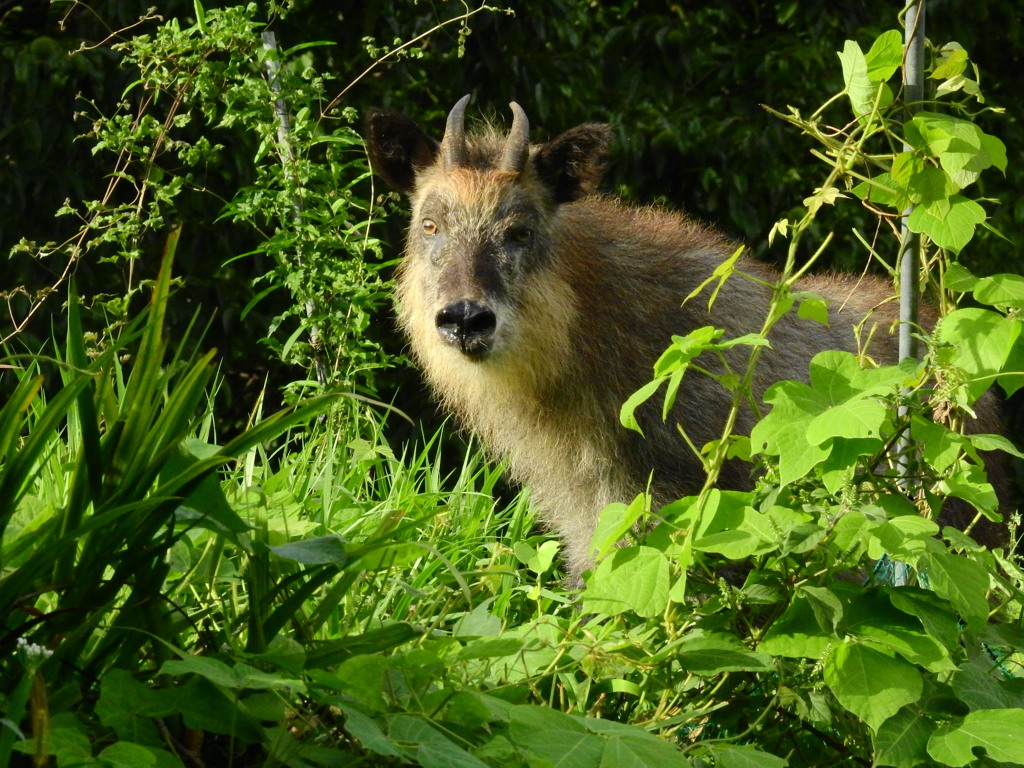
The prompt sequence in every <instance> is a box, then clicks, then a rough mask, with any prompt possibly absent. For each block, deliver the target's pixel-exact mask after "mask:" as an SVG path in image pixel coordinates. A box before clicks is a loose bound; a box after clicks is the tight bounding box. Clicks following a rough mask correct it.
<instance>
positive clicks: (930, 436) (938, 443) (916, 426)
mask: <svg viewBox="0 0 1024 768" xmlns="http://www.w3.org/2000/svg"><path fill="white" fill-rule="evenodd" d="M910 436H911V437H912V438H913V439H914V443H915V444H916V445H918V446H919V447H920V449H921V457H922V458H923V459H924V460H925V461H926V462H928V464H930V465H931V466H932V467H933V468H934V469H935V471H936V472H938V473H939V474H942V473H943V472H945V471H946V470H947V469H949V468H950V467H951V466H952V465H953V462H954V461H956V459H957V457H958V456H960V453H961V451H962V450H963V448H964V445H965V444H966V442H967V439H966V438H965V437H964V436H963V435H961V434H960V433H959V432H954V431H953V430H951V429H950V428H949V427H946V426H943V425H942V424H936V423H935V422H934V421H932V420H931V419H926V418H924V417H922V416H917V415H915V416H913V418H912V419H911V422H910Z"/></svg>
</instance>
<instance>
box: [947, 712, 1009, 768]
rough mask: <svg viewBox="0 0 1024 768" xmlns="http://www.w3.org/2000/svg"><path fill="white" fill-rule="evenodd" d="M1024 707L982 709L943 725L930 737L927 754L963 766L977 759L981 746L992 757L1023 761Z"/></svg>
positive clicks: (1006, 760)
mask: <svg viewBox="0 0 1024 768" xmlns="http://www.w3.org/2000/svg"><path fill="white" fill-rule="evenodd" d="M1021 734H1024V710H1022V709H982V710H978V711H976V712H971V713H970V714H969V715H967V717H965V718H964V719H963V721H962V722H960V723H947V724H944V725H940V726H939V727H938V728H937V729H936V731H935V733H933V734H932V736H931V738H930V739H928V754H929V755H931V756H932V758H933V759H935V760H938V761H939V762H940V763H943V764H944V765H952V766H960V765H967V764H968V763H973V762H974V761H975V760H977V756H976V755H975V753H974V750H976V749H978V748H981V749H984V750H985V754H986V755H987V756H988V758H989V759H990V760H993V761H995V762H1000V763H1015V764H1021V763H1024V738H1021Z"/></svg>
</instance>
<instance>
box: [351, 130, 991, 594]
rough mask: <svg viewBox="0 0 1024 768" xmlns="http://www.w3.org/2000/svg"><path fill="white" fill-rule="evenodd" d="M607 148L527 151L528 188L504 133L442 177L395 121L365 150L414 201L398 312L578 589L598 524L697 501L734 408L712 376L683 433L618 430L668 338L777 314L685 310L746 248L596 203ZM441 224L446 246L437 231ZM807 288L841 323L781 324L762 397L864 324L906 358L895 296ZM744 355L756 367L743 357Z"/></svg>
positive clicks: (726, 475)
mask: <svg viewBox="0 0 1024 768" xmlns="http://www.w3.org/2000/svg"><path fill="white" fill-rule="evenodd" d="M608 137H609V131H608V129H607V128H606V127H604V126H595V125H586V126H580V127H579V128H577V129H574V130H573V131H570V132H568V133H566V134H563V135H562V136H561V137H558V138H556V139H555V140H554V141H552V142H550V143H549V144H546V145H543V146H541V147H531V150H530V153H531V154H530V158H531V161H530V162H528V163H527V164H526V167H525V168H524V169H523V170H522V172H521V173H519V174H515V173H509V172H505V171H497V170H495V167H494V166H495V160H494V158H495V157H496V156H498V155H499V153H500V149H501V143H502V141H503V140H504V138H503V137H502V136H500V135H498V134H496V133H495V132H493V131H485V132H483V133H482V134H477V135H475V136H473V135H470V136H469V137H468V140H467V144H466V161H465V163H464V164H462V165H460V166H458V167H445V166H444V164H443V163H441V162H439V161H437V159H436V158H437V153H438V144H437V142H436V141H434V140H433V139H430V138H429V137H427V135H426V134H425V133H423V132H422V131H420V129H419V128H417V127H416V126H415V124H413V123H412V121H410V120H409V119H408V118H405V117H404V116H401V115H398V114H397V113H391V112H377V113H374V114H373V115H372V116H371V119H370V129H369V137H368V147H369V150H370V155H371V160H372V162H373V166H374V169H375V170H376V171H377V172H378V173H380V174H382V175H383V176H384V177H385V178H386V179H388V180H389V181H391V182H392V183H393V184H394V185H395V186H397V187H399V188H400V189H403V190H404V191H407V192H409V193H410V196H411V201H412V223H411V226H410V231H409V237H408V242H407V247H406V257H405V259H404V260H403V262H402V264H401V267H400V270H399V273H398V278H397V283H398V291H397V300H398V308H399V319H400V323H401V325H402V328H403V330H404V331H405V333H406V334H407V335H408V338H409V340H410V344H411V348H412V352H413V354H414V356H415V358H416V360H417V361H418V363H419V364H420V366H421V367H422V368H423V371H424V373H425V374H426V377H427V380H428V381H429V383H430V385H431V387H432V388H433V389H434V391H435V392H436V393H437V395H438V396H439V397H440V399H441V400H442V402H443V404H444V406H445V407H446V408H447V409H449V410H450V411H451V412H453V413H454V414H456V415H457V416H458V418H459V420H460V421H461V422H462V423H463V424H464V425H465V426H467V427H469V428H470V429H472V430H473V431H474V432H476V433H477V434H479V436H480V437H481V438H482V440H483V442H484V444H485V445H486V446H487V447H488V449H489V450H490V451H491V452H492V454H493V455H494V456H496V457H497V458H500V459H507V460H508V463H509V467H510V468H511V472H512V474H513V475H514V476H515V478H516V479H518V480H519V481H521V482H523V483H525V484H527V485H528V486H529V487H530V488H531V489H532V493H533V500H534V503H535V506H536V507H537V509H538V510H539V511H540V515H541V517H542V519H543V520H544V522H545V523H546V524H547V525H548V526H550V527H551V528H553V529H554V530H556V531H557V532H558V534H559V536H560V537H561V538H562V540H563V542H564V543H565V545H566V548H567V552H566V558H567V561H568V566H569V570H570V572H571V573H573V574H574V575H578V574H579V573H580V572H581V571H582V570H584V569H586V568H587V567H589V566H590V565H591V564H592V561H591V559H590V556H589V555H588V547H589V541H590V536H591V534H592V533H593V531H594V528H595V526H596V524H597V519H598V514H599V512H600V510H601V509H602V508H603V507H604V506H606V505H607V504H609V503H611V502H615V501H628V500H630V499H631V498H633V497H634V496H635V495H636V494H637V493H638V492H640V491H642V490H644V489H645V488H646V487H647V484H648V478H649V477H650V476H651V471H652V470H653V482H652V485H651V490H652V492H653V494H654V497H655V501H656V503H664V502H667V501H670V500H673V499H675V498H679V497H681V496H683V495H686V494H691V493H694V492H695V491H696V490H698V489H699V488H700V486H701V484H702V483H703V481H704V472H703V469H702V467H701V465H700V463H699V462H698V461H697V460H696V459H695V457H694V456H693V455H692V453H691V452H690V450H689V448H688V447H687V446H686V445H685V444H684V442H683V441H682V440H681V439H680V438H679V436H678V434H677V432H676V427H675V424H676V422H679V423H681V424H682V425H683V426H684V428H685V430H686V431H687V433H688V434H689V435H690V436H691V438H692V439H693V440H694V442H695V443H696V444H697V445H698V446H699V445H703V444H704V443H706V442H707V441H709V440H712V439H715V438H717V437H720V436H721V430H722V426H723V424H724V418H725V414H726V412H727V410H728V407H729V398H728V395H727V393H726V392H725V391H724V390H723V389H722V388H721V387H720V386H719V385H718V384H717V383H715V382H713V381H711V380H710V379H708V378H707V377H702V376H700V375H698V374H695V373H691V374H688V376H687V379H686V382H685V384H684V388H683V389H684V391H683V392H681V393H680V396H679V398H678V402H677V405H676V408H675V410H674V411H673V413H672V415H671V418H670V419H669V420H668V422H667V423H664V422H662V420H661V419H660V417H659V414H660V404H659V405H657V406H656V405H654V404H653V403H652V404H649V406H650V407H645V408H643V409H641V411H640V414H639V416H640V419H641V424H642V426H643V428H644V432H645V438H642V437H641V436H639V435H637V434H636V433H634V432H631V431H627V430H625V429H624V428H622V427H621V426H620V425H619V423H618V412H619V407H620V406H621V404H622V403H623V402H624V401H625V400H626V398H627V397H628V396H629V395H630V394H632V393H633V392H634V391H635V390H637V389H638V388H639V387H640V386H642V385H643V384H644V383H646V382H647V381H648V380H649V379H650V377H651V366H652V364H653V362H654V361H655V360H656V359H657V358H658V356H659V355H660V354H661V352H662V351H663V350H664V349H665V347H666V346H667V344H668V342H669V339H670V336H671V335H672V334H685V333H688V332H689V331H692V330H693V329H695V328H698V327H700V326H704V325H714V326H716V327H718V328H723V329H724V330H725V336H726V338H730V337H735V336H739V335H741V334H744V333H749V332H751V331H753V330H756V329H757V328H758V327H759V326H760V323H761V321H762V320H763V318H764V316H765V314H766V311H767V308H768V305H769V299H770V293H769V289H768V288H766V287H765V286H763V285H759V284H758V283H757V282H754V281H751V280H748V279H745V278H743V277H739V276H734V277H733V278H731V279H729V280H728V281H727V282H726V283H725V284H724V286H723V287H722V289H721V292H720V294H719V296H718V298H717V299H716V302H715V305H714V308H713V313H709V312H708V307H707V300H706V294H705V295H704V296H702V297H700V298H698V299H696V300H692V301H689V302H687V303H686V304H685V305H683V306H681V302H682V300H683V298H684V297H686V296H687V295H688V294H690V293H691V291H693V290H694V289H695V288H696V287H697V286H698V285H699V284H700V283H701V282H703V281H704V280H705V279H707V278H708V277H709V276H710V275H711V273H712V272H713V270H714V269H715V268H716V267H717V266H718V265H719V264H720V263H721V262H722V261H723V260H724V259H725V258H727V257H728V256H729V255H730V254H732V253H733V252H734V250H735V244H733V243H731V242H729V241H728V240H727V239H726V238H724V237H723V236H722V235H721V234H719V233H717V232H715V231H713V230H711V229H708V228H706V227H704V226H702V225H700V224H698V223H696V222H694V221H693V220H691V219H689V218H687V217H686V216H685V215H683V214H681V213H675V212H669V211H665V210H659V209H654V208H632V207H628V206H625V205H623V204H621V203H620V202H618V201H616V200H611V199H607V198H603V197H600V196H597V195H596V194H595V187H596V184H597V181H598V179H599V178H600V173H601V170H602V169H603V165H604V161H605V157H606V145H607V141H608ZM426 219H429V220H430V222H431V223H433V224H435V225H436V227H437V231H436V233H433V234H430V235H424V233H423V229H422V225H421V222H422V221H424V220H426ZM524 222H525V224H524ZM517 227H519V228H522V227H525V228H527V229H529V231H530V236H531V240H530V243H529V246H528V247H520V245H518V244H517V243H516V242H515V241H514V239H513V238H512V236H510V235H509V233H514V232H516V231H518V230H517V229H516V228H517ZM738 268H739V269H740V270H741V271H743V272H746V273H748V274H751V275H754V276H756V277H757V278H759V279H760V280H762V281H765V282H767V283H771V282H774V281H775V280H776V279H777V274H776V273H775V272H774V271H773V270H772V269H771V268H770V267H768V266H766V265H764V264H761V263H758V262H755V261H752V260H749V259H741V260H740V261H739V263H738ZM798 288H799V289H801V290H810V291H814V292H816V293H819V294H821V295H822V296H823V297H824V298H826V299H827V300H828V301H829V304H830V326H829V327H828V328H825V327H823V326H821V325H820V324H817V323H814V322H812V321H810V320H802V319H799V318H798V317H797V316H796V314H795V313H790V314H788V315H786V316H785V317H784V318H783V319H782V320H780V321H779V322H778V323H777V324H776V326H775V327H774V329H773V331H772V334H771V342H772V349H770V350H766V351H765V353H764V354H763V355H762V357H761V360H760V361H759V367H758V369H757V372H756V381H755V388H756V392H755V396H756V397H757V398H758V400H760V396H761V395H762V394H763V392H764V390H765V389H766V388H767V387H768V386H769V385H770V384H771V383H773V382H775V381H778V380H780V379H787V378H789V379H806V376H807V371H808V362H809V361H810V359H811V357H813V356H814V355H815V354H816V353H818V352H820V351H823V350H828V349H847V350H851V351H857V350H858V343H857V339H856V337H855V335H854V331H853V328H854V326H855V325H857V324H858V323H860V322H861V321H862V320H863V319H864V318H865V317H867V316H870V318H869V321H868V323H867V324H866V326H867V327H866V328H865V331H864V332H863V333H862V336H861V339H862V341H866V340H867V339H868V338H869V337H871V338H872V341H871V345H870V349H868V350H866V351H867V353H868V354H869V355H870V356H871V357H873V358H874V359H875V360H878V361H879V362H883V363H891V362H894V361H895V360H896V356H897V344H896V339H895V337H894V336H892V335H891V334H890V331H891V329H892V328H893V326H894V321H895V313H896V308H895V305H894V304H893V303H891V302H887V301H886V299H887V298H888V297H889V296H890V294H891V290H890V287H889V286H888V284H886V283H884V282H882V281H880V280H878V279H876V278H873V277H863V278H860V279H857V278H853V277H846V276H838V275H829V276H817V277H810V278H807V279H806V280H804V281H803V282H802V284H801V285H799V286H798ZM457 301H471V302H475V303H477V304H479V305H481V306H485V307H488V308H492V309H494V312H495V315H496V327H495V329H494V331H493V334H491V335H488V336H487V337H486V339H485V340H486V341H487V343H488V344H489V345H490V346H489V347H488V349H487V351H486V353H485V354H482V355H470V354H466V353H464V350H462V349H460V348H459V347H458V346H457V345H453V343H451V341H450V339H446V338H444V337H443V336H442V335H441V334H439V331H438V327H437V324H438V323H439V322H440V321H438V320H437V319H436V318H437V317H438V312H439V310H440V309H441V308H442V307H444V306H446V305H449V304H451V303H452V302H457ZM872 324H875V325H876V326H877V327H876V328H875V329H874V333H873V335H872V333H871V325H872ZM735 354H736V355H737V362H742V356H743V355H745V354H746V353H745V352H742V351H736V352H735ZM701 362H702V363H703V362H704V360H703V358H702V359H701ZM753 423H754V416H753V414H752V413H750V412H749V411H744V412H742V413H741V414H740V419H739V423H738V424H737V427H736V430H737V432H738V433H742V434H749V430H750V428H751V427H752V426H753ZM987 426H988V425H987ZM747 472H749V469H747V468H744V467H739V466H728V467H727V468H726V470H725V471H724V472H723V475H722V477H721V484H722V485H723V486H724V487H730V488H743V487H749V485H750V478H749V476H748V474H747ZM970 516H973V515H970ZM970 516H968V517H967V519H968V520H969V519H970ZM958 522H960V523H963V522H965V521H964V520H960V521H958Z"/></svg>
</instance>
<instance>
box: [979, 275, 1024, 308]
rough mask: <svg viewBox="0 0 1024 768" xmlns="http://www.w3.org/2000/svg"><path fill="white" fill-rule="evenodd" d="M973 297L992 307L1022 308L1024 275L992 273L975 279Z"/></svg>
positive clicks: (1023, 302)
mask: <svg viewBox="0 0 1024 768" xmlns="http://www.w3.org/2000/svg"><path fill="white" fill-rule="evenodd" d="M974 298H976V299H977V300H978V301H980V302H981V303H982V304H989V305H991V306H993V307H1014V308H1015V309H1021V308H1024V276H1021V275H1013V274H1002V275H992V277H984V278H981V279H980V280H978V281H977V285H976V286H975V287H974Z"/></svg>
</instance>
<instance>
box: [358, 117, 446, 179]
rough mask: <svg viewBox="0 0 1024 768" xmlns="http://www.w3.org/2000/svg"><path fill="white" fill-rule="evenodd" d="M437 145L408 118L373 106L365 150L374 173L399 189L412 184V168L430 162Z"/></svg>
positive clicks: (430, 163) (438, 145)
mask: <svg viewBox="0 0 1024 768" xmlns="http://www.w3.org/2000/svg"><path fill="white" fill-rule="evenodd" d="M440 146H441V145H440V144H438V142H437V141H435V140H434V139H432V138H430V137H429V136H427V134H425V133H424V132H423V130H422V129H421V128H420V127H419V126H418V125H416V123H414V122H413V121H412V120H411V119H410V118H408V117H406V116H405V115H403V114H402V113H401V112H396V111H394V110H391V109H374V110H372V111H371V112H370V114H369V116H368V117H367V120H366V149H367V152H368V153H369V155H370V166H371V167H372V168H373V171H374V173H376V174H378V175H379V176H381V177H382V178H383V179H384V181H386V182H387V183H388V184H390V185H391V186H392V187H394V188H395V189H397V190H399V191H401V192H411V191H412V189H413V187H415V186H416V171H417V170H418V169H421V168H426V167H427V166H430V165H433V164H434V161H435V159H436V158H437V154H438V151H439V150H440Z"/></svg>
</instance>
